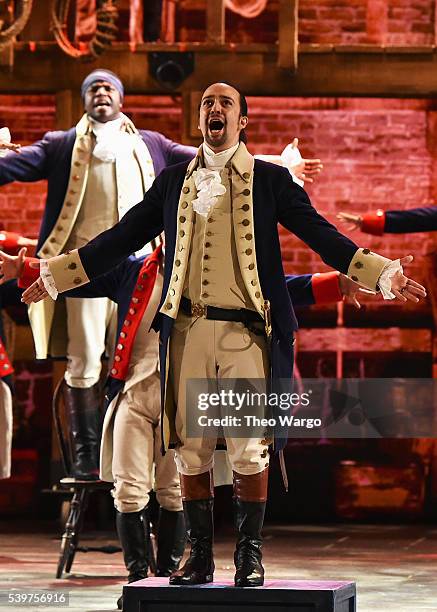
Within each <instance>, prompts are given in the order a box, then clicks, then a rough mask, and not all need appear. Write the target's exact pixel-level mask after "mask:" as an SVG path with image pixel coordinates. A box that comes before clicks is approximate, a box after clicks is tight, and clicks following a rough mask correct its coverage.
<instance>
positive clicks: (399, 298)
mask: <svg viewBox="0 0 437 612" xmlns="http://www.w3.org/2000/svg"><path fill="white" fill-rule="evenodd" d="M392 292H393V294H394V295H395V296H396V297H397V299H398V300H399V301H400V302H406V301H407V298H406V297H404V295H403V293H400V292H399V291H398V290H397V289H393V288H392Z"/></svg>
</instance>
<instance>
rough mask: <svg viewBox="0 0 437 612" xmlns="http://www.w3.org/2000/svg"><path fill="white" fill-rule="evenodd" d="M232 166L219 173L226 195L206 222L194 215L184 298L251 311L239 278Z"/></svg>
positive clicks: (242, 283)
mask: <svg viewBox="0 0 437 612" xmlns="http://www.w3.org/2000/svg"><path fill="white" fill-rule="evenodd" d="M232 174H233V173H232V166H231V164H230V163H228V164H227V167H226V168H224V169H223V170H222V171H221V172H220V177H221V181H222V184H223V185H224V186H225V187H226V193H225V194H224V195H222V196H219V197H218V200H217V202H216V204H215V205H214V206H213V207H212V209H211V210H210V212H209V214H208V216H207V217H206V218H205V217H203V216H202V215H199V214H195V215H194V218H193V236H192V240H191V247H190V253H189V262H188V267H187V273H186V277H185V285H184V291H183V295H184V296H185V297H188V298H189V299H190V300H191V301H192V302H202V303H203V304H209V305H211V306H219V307H221V308H251V309H254V306H253V304H252V301H251V299H250V296H249V294H248V292H247V290H246V287H245V285H244V280H243V277H242V275H241V271H240V267H239V262H238V256H237V249H236V242H235V235H234V226H233V222H232V208H233V207H232V198H233V184H232Z"/></svg>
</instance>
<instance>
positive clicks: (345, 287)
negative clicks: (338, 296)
mask: <svg viewBox="0 0 437 612" xmlns="http://www.w3.org/2000/svg"><path fill="white" fill-rule="evenodd" d="M338 283H339V285H340V291H341V293H342V295H343V298H344V299H345V300H346V301H349V300H350V301H351V303H352V304H353V305H354V306H355V307H356V308H361V304H360V302H359V301H358V297H360V294H361V295H363V294H368V295H369V294H370V295H375V292H374V291H370V289H363V287H360V285H359V284H358V283H356V282H355V281H353V280H352V279H351V278H349V277H348V276H346V275H345V274H340V276H339V277H338Z"/></svg>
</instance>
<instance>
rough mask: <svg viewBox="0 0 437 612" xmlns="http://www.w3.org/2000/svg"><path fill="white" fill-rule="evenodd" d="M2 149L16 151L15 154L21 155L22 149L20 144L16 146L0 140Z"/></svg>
mask: <svg viewBox="0 0 437 612" xmlns="http://www.w3.org/2000/svg"><path fill="white" fill-rule="evenodd" d="M0 149H1V150H4V151H6V150H7V151H15V153H19V152H20V149H21V145H20V144H15V143H13V142H6V140H1V139H0Z"/></svg>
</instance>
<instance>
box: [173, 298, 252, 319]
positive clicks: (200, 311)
mask: <svg viewBox="0 0 437 612" xmlns="http://www.w3.org/2000/svg"><path fill="white" fill-rule="evenodd" d="M181 310H182V312H184V313H185V314H187V315H189V316H191V317H203V318H205V319H211V320H212V321H237V322H238V323H244V325H246V326H247V325H248V324H249V323H264V319H263V318H262V316H261V315H260V314H258V313H257V312H255V311H253V310H248V309H247V308H239V309H231V308H218V307H217V306H209V305H207V304H199V303H198V302H192V301H191V300H189V299H188V298H186V297H184V296H182V298H181Z"/></svg>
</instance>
